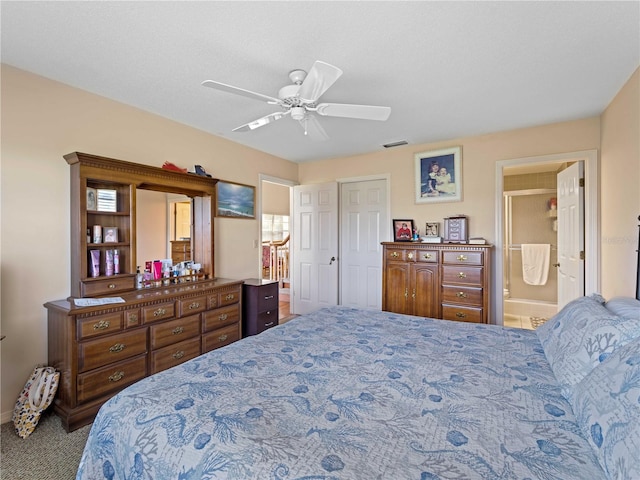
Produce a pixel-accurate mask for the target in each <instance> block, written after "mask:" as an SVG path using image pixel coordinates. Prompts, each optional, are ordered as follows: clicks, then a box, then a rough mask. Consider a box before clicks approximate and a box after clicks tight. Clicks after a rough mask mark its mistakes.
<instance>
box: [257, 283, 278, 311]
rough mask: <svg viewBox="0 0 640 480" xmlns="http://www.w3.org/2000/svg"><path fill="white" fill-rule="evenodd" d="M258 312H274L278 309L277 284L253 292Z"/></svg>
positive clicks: (264, 286)
mask: <svg viewBox="0 0 640 480" xmlns="http://www.w3.org/2000/svg"><path fill="white" fill-rule="evenodd" d="M255 294H256V297H257V308H258V312H266V311H267V310H276V309H277V308H278V284H277V283H270V284H268V285H263V286H261V287H260V288H258V289H257V291H256V292H255Z"/></svg>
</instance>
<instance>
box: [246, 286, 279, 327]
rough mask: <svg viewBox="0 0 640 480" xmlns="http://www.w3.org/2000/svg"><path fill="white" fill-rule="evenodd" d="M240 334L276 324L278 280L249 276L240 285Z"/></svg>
mask: <svg viewBox="0 0 640 480" xmlns="http://www.w3.org/2000/svg"><path fill="white" fill-rule="evenodd" d="M242 295H243V301H242V336H243V337H247V336H249V335H257V334H258V333H260V332H263V331H265V330H266V329H268V328H271V327H275V326H276V325H278V282H277V281H274V280H261V279H259V278H250V279H248V280H245V281H244V284H243V285H242Z"/></svg>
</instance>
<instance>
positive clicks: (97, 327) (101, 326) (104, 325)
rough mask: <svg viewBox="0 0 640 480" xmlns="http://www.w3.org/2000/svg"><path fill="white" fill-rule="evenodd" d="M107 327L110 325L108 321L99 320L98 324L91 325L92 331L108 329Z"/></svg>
mask: <svg viewBox="0 0 640 480" xmlns="http://www.w3.org/2000/svg"><path fill="white" fill-rule="evenodd" d="M109 325H111V324H110V323H109V321H108V320H100V321H99V322H98V323H94V324H93V329H94V330H104V329H105V328H109Z"/></svg>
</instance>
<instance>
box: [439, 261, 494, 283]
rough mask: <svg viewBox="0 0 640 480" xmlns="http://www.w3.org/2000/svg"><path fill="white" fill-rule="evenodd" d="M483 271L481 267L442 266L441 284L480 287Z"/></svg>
mask: <svg viewBox="0 0 640 480" xmlns="http://www.w3.org/2000/svg"><path fill="white" fill-rule="evenodd" d="M483 276H484V270H483V269H482V268H481V267H464V266H460V267H454V266H448V265H443V266H442V283H445V284H446V283H459V284H463V285H478V286H483V285H482V280H483Z"/></svg>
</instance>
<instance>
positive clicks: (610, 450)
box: [573, 338, 640, 480]
mask: <svg viewBox="0 0 640 480" xmlns="http://www.w3.org/2000/svg"><path fill="white" fill-rule="evenodd" d="M573 410H574V412H575V414H576V417H577V420H578V424H579V425H580V428H582V430H583V431H584V433H585V435H586V437H587V438H588V440H589V442H590V443H591V445H592V446H593V448H594V449H595V451H596V455H597V456H598V461H599V462H600V465H601V466H602V468H603V469H604V470H605V471H606V472H607V474H608V475H609V478H612V479H620V480H624V479H629V480H635V479H638V478H640V338H638V339H636V340H634V341H633V342H631V343H628V344H627V345H625V346H624V347H621V348H619V349H617V350H616V351H615V352H614V353H613V354H612V355H611V356H610V357H609V358H608V359H607V360H606V361H605V362H603V363H602V364H601V365H599V366H598V367H596V368H595V369H593V371H592V372H591V373H590V374H589V375H587V376H586V377H585V378H584V379H583V380H582V381H581V382H580V383H579V384H578V385H577V386H576V387H575V389H574V395H573Z"/></svg>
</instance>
